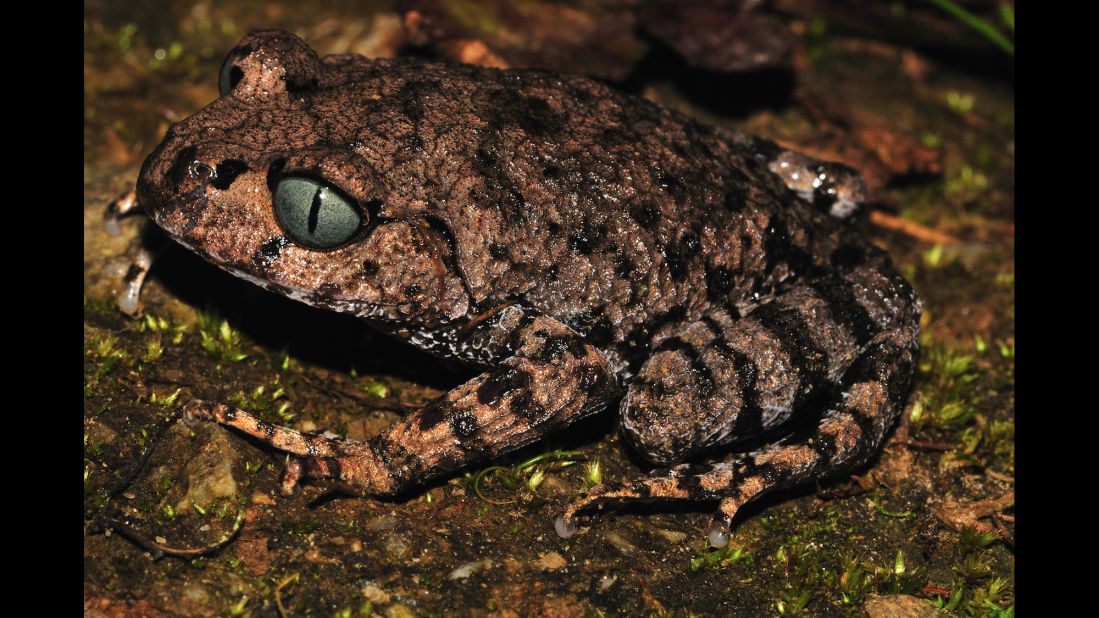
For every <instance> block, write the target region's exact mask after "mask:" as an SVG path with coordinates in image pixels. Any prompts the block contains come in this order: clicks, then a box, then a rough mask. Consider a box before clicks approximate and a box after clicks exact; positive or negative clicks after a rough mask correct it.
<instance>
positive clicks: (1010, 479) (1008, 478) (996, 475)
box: [985, 469, 1015, 483]
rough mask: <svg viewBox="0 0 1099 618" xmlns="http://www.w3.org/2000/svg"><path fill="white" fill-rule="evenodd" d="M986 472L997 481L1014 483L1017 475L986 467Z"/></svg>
mask: <svg viewBox="0 0 1099 618" xmlns="http://www.w3.org/2000/svg"><path fill="white" fill-rule="evenodd" d="M985 474H987V475H988V476H990V477H992V478H994V479H996V480H997V481H1003V482H1005V483H1014V482H1015V477H1014V476H1008V475H1006V474H1000V473H999V472H997V471H995V470H988V469H986V470H985Z"/></svg>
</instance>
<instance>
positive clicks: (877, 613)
mask: <svg viewBox="0 0 1099 618" xmlns="http://www.w3.org/2000/svg"><path fill="white" fill-rule="evenodd" d="M863 611H865V612H866V615H867V616H868V617H869V618H937V617H938V616H943V615H944V614H943V613H942V612H940V611H939V610H937V609H935V606H933V605H931V603H930V602H929V601H925V600H923V599H920V598H917V597H913V596H909V595H907V594H887V595H878V594H872V595H870V596H869V598H867V599H866V605H864V606H863Z"/></svg>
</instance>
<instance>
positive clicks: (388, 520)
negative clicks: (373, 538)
mask: <svg viewBox="0 0 1099 618" xmlns="http://www.w3.org/2000/svg"><path fill="white" fill-rule="evenodd" d="M397 523H398V522H397V518H396V517H394V516H392V515H379V516H377V517H371V518H370V519H368V520H366V529H367V530H370V531H371V532H378V531H380V530H392V529H394V528H396V527H397Z"/></svg>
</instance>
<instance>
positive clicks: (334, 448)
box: [183, 399, 355, 457]
mask: <svg viewBox="0 0 1099 618" xmlns="http://www.w3.org/2000/svg"><path fill="white" fill-rule="evenodd" d="M183 413H184V418H186V419H188V420H204V421H211V422H214V423H218V424H220V425H225V426H226V427H232V428H233V429H236V430H237V431H239V432H241V433H243V434H246V435H249V436H252V437H253V438H255V439H257V440H259V441H260V442H263V443H264V444H269V445H270V446H272V447H274V448H277V449H278V450H280V451H285V452H287V453H290V454H291V455H298V456H301V457H334V456H337V455H343V454H345V453H346V452H347V449H348V447H349V446H350V445H351V444H355V443H354V442H343V441H339V440H333V439H331V438H325V437H323V436H316V435H311V434H306V433H301V432H300V431H295V430H293V429H289V428H287V427H281V426H279V425H275V424H273V423H268V422H267V421H264V420H262V419H260V418H257V417H255V416H252V415H251V414H249V413H248V412H245V411H244V410H238V409H236V408H232V407H230V406H227V405H225V404H221V403H211V402H209V401H204V400H201V399H192V400H191V401H190V402H188V403H187V405H186V407H184V409H183Z"/></svg>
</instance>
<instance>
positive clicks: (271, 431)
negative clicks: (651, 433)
mask: <svg viewBox="0 0 1099 618" xmlns="http://www.w3.org/2000/svg"><path fill="white" fill-rule="evenodd" d="M466 343H469V344H470V345H474V346H475V347H476V348H477V349H480V350H493V351H494V352H493V353H494V354H502V355H503V356H505V360H503V361H502V362H501V363H500V364H499V365H497V366H496V367H494V368H493V369H491V370H489V371H487V372H485V373H482V374H481V375H479V376H477V377H475V378H473V379H472V380H470V381H468V382H466V383H464V384H462V385H460V386H458V387H457V388H455V389H453V390H451V391H450V392H448V393H446V394H445V395H444V396H442V397H440V398H439V399H436V400H435V401H432V402H431V403H429V404H427V405H426V406H424V407H423V408H421V409H420V410H419V411H417V412H416V413H414V414H412V415H410V416H409V417H407V418H405V419H404V420H402V421H400V422H398V423H397V424H396V425H394V426H393V427H390V428H389V429H388V430H387V431H385V432H383V433H382V434H381V435H378V436H376V437H374V438H372V439H370V440H369V441H366V442H346V441H336V440H327V439H325V438H319V437H317V436H308V435H305V434H301V433H298V432H296V431H293V430H290V429H286V428H283V427H278V426H274V425H271V424H269V423H264V422H263V421H259V420H258V419H256V418H255V417H252V416H251V415H248V414H247V413H244V412H241V411H237V410H232V409H231V408H228V407H227V406H217V405H210V404H203V405H199V406H196V408H195V410H196V412H197V414H196V415H197V416H201V417H204V418H207V419H209V420H213V421H216V422H219V423H222V424H224V425H228V426H230V427H234V428H236V429H238V430H240V431H242V432H244V433H246V434H248V435H251V436H253V437H255V438H257V439H259V440H261V441H263V442H265V443H267V444H270V445H272V446H275V447H276V448H279V449H282V450H285V451H287V452H290V453H291V454H294V455H298V456H300V457H301V459H295V460H292V461H290V462H289V463H288V465H287V467H286V470H285V471H284V474H283V480H282V490H283V493H284V494H287V493H292V492H293V491H294V490H295V489H296V486H297V483H298V482H299V481H303V480H318V481H334V482H336V483H338V484H341V485H343V486H345V487H347V488H349V489H352V490H356V491H359V492H363V493H367V494H371V495H393V494H396V493H399V492H401V491H403V490H405V489H408V488H410V487H412V486H414V485H417V484H422V483H424V482H425V481H427V480H429V479H432V478H434V477H437V476H440V475H442V474H444V473H446V472H449V471H452V470H456V469H458V468H461V467H463V466H466V465H469V464H473V463H476V462H478V461H482V460H485V459H490V458H493V457H497V456H499V455H501V454H503V453H506V452H509V451H513V450H515V449H518V448H521V447H523V446H526V445H527V444H530V443H532V442H534V441H536V440H538V439H540V438H542V437H543V436H545V435H547V434H548V433H550V432H552V431H556V430H557V429H560V428H561V427H564V426H565V425H567V424H569V423H572V422H574V421H576V420H578V419H580V418H583V417H584V416H587V415H589V414H592V413H595V412H598V411H600V410H602V409H604V408H605V407H606V406H607V404H608V403H610V402H611V401H613V400H614V399H615V398H616V397H617V396H618V393H619V391H618V383H617V378H616V377H615V374H614V371H613V369H612V368H611V366H610V364H609V362H608V361H607V359H606V358H605V357H604V356H603V354H602V353H600V352H599V351H598V350H596V349H595V348H594V347H592V346H591V345H590V344H588V343H585V342H584V341H583V339H582V338H581V337H580V336H579V335H577V333H576V332H575V331H573V330H572V329H570V328H568V327H567V326H565V325H563V324H561V323H560V322H557V321H556V320H553V319H552V318H549V317H546V316H542V315H539V314H537V313H534V312H528V311H527V310H524V309H522V308H519V307H510V308H507V309H504V310H502V311H499V312H498V313H496V314H495V315H493V316H492V317H491V318H490V319H486V320H484V321H481V322H478V323H476V324H475V325H474V327H473V329H472V333H470V334H469V335H468V338H467V339H466ZM310 449H313V450H312V451H311V450H310Z"/></svg>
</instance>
